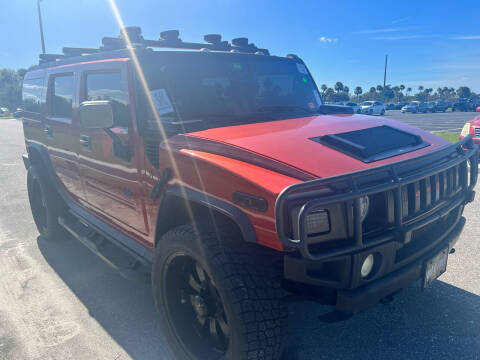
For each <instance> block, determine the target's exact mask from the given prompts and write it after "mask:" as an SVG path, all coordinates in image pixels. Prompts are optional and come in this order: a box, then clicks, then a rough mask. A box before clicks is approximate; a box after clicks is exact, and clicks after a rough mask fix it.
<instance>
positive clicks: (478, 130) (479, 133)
mask: <svg viewBox="0 0 480 360" xmlns="http://www.w3.org/2000/svg"><path fill="white" fill-rule="evenodd" d="M473 130H474V131H475V135H474V136H475V137H476V138H478V137H480V127H474V128H473Z"/></svg>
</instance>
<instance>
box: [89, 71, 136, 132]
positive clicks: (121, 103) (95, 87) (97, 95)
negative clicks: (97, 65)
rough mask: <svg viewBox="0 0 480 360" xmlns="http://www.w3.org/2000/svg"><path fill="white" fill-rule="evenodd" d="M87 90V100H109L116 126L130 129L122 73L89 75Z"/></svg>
mask: <svg viewBox="0 0 480 360" xmlns="http://www.w3.org/2000/svg"><path fill="white" fill-rule="evenodd" d="M85 88H86V96H85V98H86V100H109V101H110V103H111V104H112V108H113V116H114V121H115V126H121V127H128V109H127V104H128V96H127V93H126V92H125V90H124V86H123V83H122V74H121V73H120V72H104V73H90V74H87V77H86V83H85Z"/></svg>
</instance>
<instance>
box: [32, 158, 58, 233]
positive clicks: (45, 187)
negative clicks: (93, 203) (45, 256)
mask: <svg viewBox="0 0 480 360" xmlns="http://www.w3.org/2000/svg"><path fill="white" fill-rule="evenodd" d="M27 189H28V199H29V201H30V208H31V210H32V216H33V220H34V222H35V225H36V226H37V229H38V232H39V233H40V235H41V236H42V237H44V238H47V239H51V240H53V239H58V238H60V237H62V236H64V235H65V230H64V229H63V228H62V227H61V226H60V224H59V223H58V217H59V215H62V214H63V213H64V212H65V203H64V202H63V200H62V199H61V197H60V195H59V194H58V192H57V191H56V190H55V188H54V187H53V185H52V184H51V183H50V181H49V179H48V175H47V173H46V172H45V170H43V169H42V168H41V167H40V166H37V165H32V166H30V167H29V168H28V173H27ZM38 199H41V200H42V201H41V202H42V204H43V206H42V207H40V206H38V205H39V204H38Z"/></svg>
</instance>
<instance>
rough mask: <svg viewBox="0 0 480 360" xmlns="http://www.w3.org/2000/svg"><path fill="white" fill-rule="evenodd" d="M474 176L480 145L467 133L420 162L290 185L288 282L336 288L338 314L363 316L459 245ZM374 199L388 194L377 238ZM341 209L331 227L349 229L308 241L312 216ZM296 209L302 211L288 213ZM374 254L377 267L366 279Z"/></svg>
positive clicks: (280, 218)
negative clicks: (367, 209)
mask: <svg viewBox="0 0 480 360" xmlns="http://www.w3.org/2000/svg"><path fill="white" fill-rule="evenodd" d="M468 164H470V166H468ZM477 174H478V158H477V146H476V145H474V144H473V141H472V137H471V135H469V136H467V137H465V138H464V139H462V140H461V141H459V142H458V143H456V144H452V145H450V146H447V147H445V148H442V149H440V150H437V151H435V152H432V153H430V154H427V155H423V156H420V157H417V158H412V159H409V160H405V161H402V162H398V163H393V164H389V165H385V166H380V167H377V168H373V169H369V170H364V171H360V172H357V173H352V174H347V175H340V176H337V177H334V178H327V179H318V180H312V181H308V182H305V183H300V184H296V185H292V186H290V187H289V188H287V189H285V190H284V191H283V192H282V193H281V194H280V195H279V197H278V198H277V203H276V209H275V214H276V222H277V223H276V225H277V232H278V236H279V239H280V240H282V242H283V244H284V246H285V249H286V250H290V252H289V253H288V254H287V255H285V257H284V276H285V278H286V279H287V280H291V281H293V282H296V283H303V284H308V285H313V286H315V287H318V288H326V289H330V290H335V293H336V297H337V298H336V304H337V308H338V309H340V310H342V311H346V312H358V311H360V310H362V309H364V308H366V307H368V306H371V305H372V304H374V303H376V302H377V301H378V300H380V299H381V298H383V297H385V296H387V295H389V294H391V293H393V292H395V291H398V290H400V289H402V288H404V287H406V286H408V285H409V284H411V283H412V282H414V281H415V280H417V279H418V278H419V277H420V276H421V274H422V271H423V270H422V269H423V264H424V263H425V259H428V258H430V257H433V256H434V255H435V254H436V253H437V252H439V249H444V248H446V247H447V246H448V247H449V248H451V246H453V244H454V243H455V241H456V239H457V237H458V235H459V234H460V232H461V230H462V228H463V225H464V223H465V219H464V218H463V217H462V213H463V209H464V206H465V204H467V203H469V202H471V201H473V199H474V195H475V192H474V191H473V188H474V186H475V184H476V181H477ZM376 194H377V195H378V194H383V195H384V196H385V201H386V202H387V205H386V211H387V213H388V216H387V217H386V218H388V223H387V224H385V225H382V226H381V227H380V228H379V229H378V230H376V232H374V233H373V235H372V233H371V232H370V233H368V232H367V233H364V231H365V227H364V226H363V225H364V224H363V223H362V220H360V197H362V196H365V195H368V196H370V198H372V196H375V195H376ZM383 195H382V196H383ZM387 195H388V196H387ZM337 203H342V204H343V209H344V214H345V220H342V221H343V222H342V221H337V223H336V224H335V223H332V229H335V226H336V228H337V229H338V228H343V227H345V228H346V229H347V230H345V231H343V232H340V233H339V232H333V231H331V234H332V236H333V237H332V236H330V235H321V236H330V239H331V240H328V239H325V238H324V239H322V238H321V237H320V238H315V237H314V238H312V237H309V236H308V234H306V230H305V229H306V224H307V223H306V219H307V216H308V215H309V214H310V213H312V212H314V211H316V209H319V208H320V209H322V208H325V207H328V206H330V205H331V204H337ZM301 204H303V206H301ZM299 206H301V208H300V211H297V212H296V213H292V212H291V209H292V207H295V208H297V209H298V207H299ZM333 219H337V217H334V218H333ZM292 223H293V224H295V229H297V230H295V231H293V232H292V230H291V229H292V225H289V224H292ZM337 234H341V236H346V237H345V238H343V237H342V238H338V236H337ZM369 254H372V255H373V256H374V258H375V263H376V264H377V265H375V266H376V267H375V269H374V271H373V272H372V275H369V276H367V277H366V278H362V276H361V275H360V269H361V266H362V263H363V261H364V259H365V258H366V257H367V256H368V255H369Z"/></svg>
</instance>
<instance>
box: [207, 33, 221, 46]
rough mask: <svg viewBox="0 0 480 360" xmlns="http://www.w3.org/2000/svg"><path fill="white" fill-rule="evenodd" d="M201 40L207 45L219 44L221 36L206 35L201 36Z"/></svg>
mask: <svg viewBox="0 0 480 360" xmlns="http://www.w3.org/2000/svg"><path fill="white" fill-rule="evenodd" d="M203 40H205V41H206V42H207V43H209V44H220V43H221V42H222V35H220V34H207V35H204V36H203Z"/></svg>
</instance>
